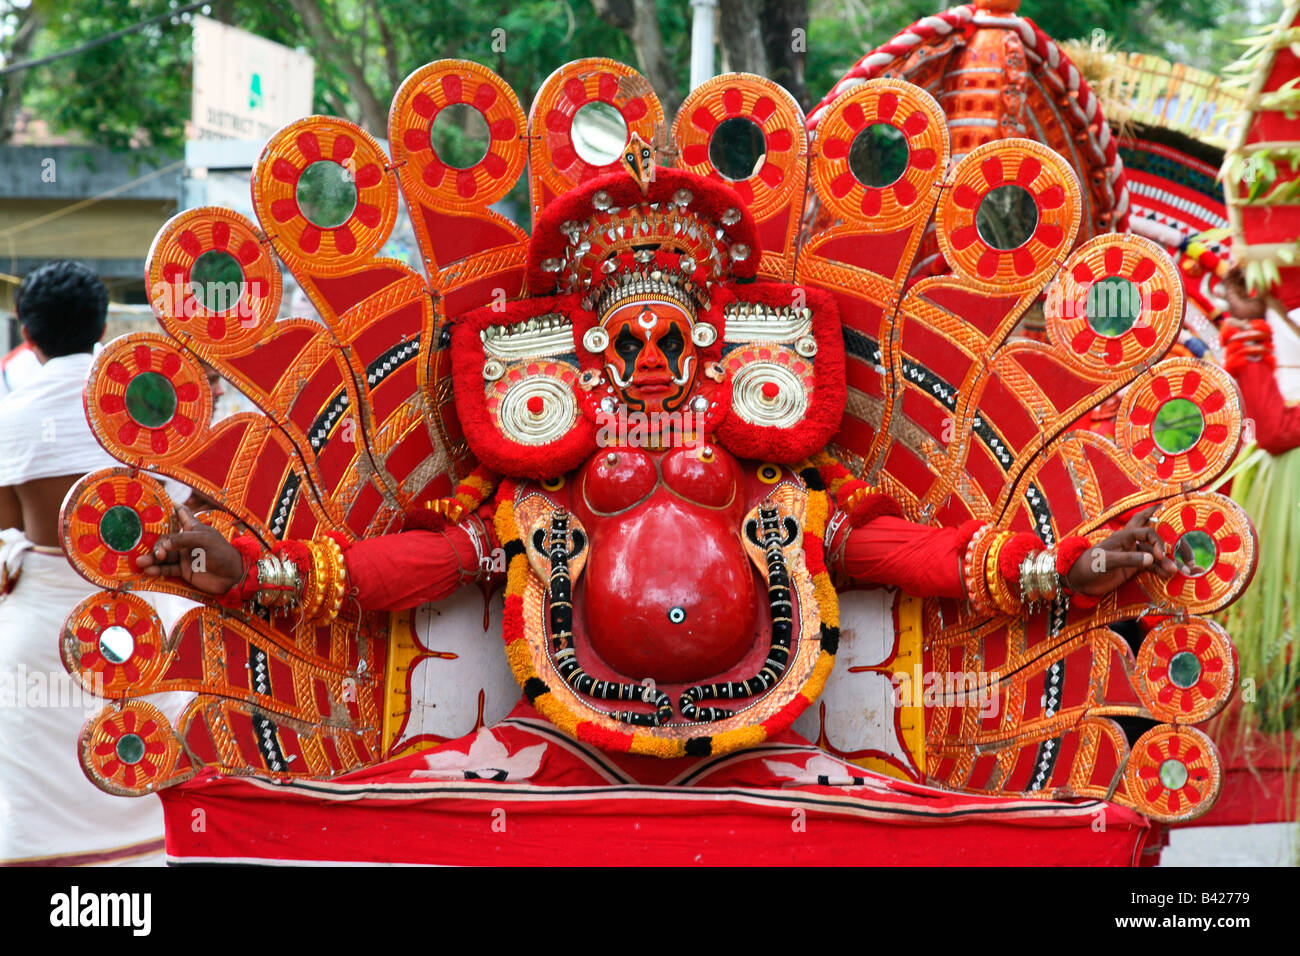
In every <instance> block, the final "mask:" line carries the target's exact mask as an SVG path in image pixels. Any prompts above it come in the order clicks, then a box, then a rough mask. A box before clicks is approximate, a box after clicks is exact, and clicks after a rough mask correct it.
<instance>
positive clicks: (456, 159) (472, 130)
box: [429, 103, 492, 169]
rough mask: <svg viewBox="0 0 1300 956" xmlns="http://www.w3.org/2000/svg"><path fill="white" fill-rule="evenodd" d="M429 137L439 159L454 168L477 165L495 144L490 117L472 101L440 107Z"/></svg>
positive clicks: (467, 167)
mask: <svg viewBox="0 0 1300 956" xmlns="http://www.w3.org/2000/svg"><path fill="white" fill-rule="evenodd" d="M429 138H430V139H431V140H432V141H433V151H434V152H435V153H437V154H438V158H439V159H440V160H442V161H443V162H444V163H446V164H447V165H448V166H450V167H452V168H453V169H469V168H470V167H471V166H477V165H478V164H479V163H481V162H483V157H484V156H486V155H487V152H488V147H489V146H490V145H492V135H491V132H490V131H489V130H488V121H487V117H485V116H484V115H483V114H482V113H480V112H479V111H478V110H477V109H476V108H475V107H473V106H470V105H469V104H468V103H452V104H450V105H448V106H445V107H443V108H442V109H441V110H439V111H438V115H437V116H435V117H434V118H433V126H432V127H431V128H430V129H429Z"/></svg>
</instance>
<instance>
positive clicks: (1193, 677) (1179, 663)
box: [1169, 651, 1201, 690]
mask: <svg viewBox="0 0 1300 956" xmlns="http://www.w3.org/2000/svg"><path fill="white" fill-rule="evenodd" d="M1200 679H1201V661H1200V659H1199V658H1198V657H1197V656H1196V655H1195V654H1193V653H1192V652H1191V651H1179V652H1178V653H1177V654H1175V655H1174V656H1173V657H1171V658H1169V680H1170V681H1171V682H1172V683H1173V685H1174V686H1175V687H1182V688H1183V689H1184V690H1186V689H1187V688H1188V687H1195V686H1196V684H1197V682H1198V681H1199V680H1200Z"/></svg>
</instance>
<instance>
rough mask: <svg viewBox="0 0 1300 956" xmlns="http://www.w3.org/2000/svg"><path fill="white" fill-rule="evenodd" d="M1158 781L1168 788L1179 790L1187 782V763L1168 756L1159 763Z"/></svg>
mask: <svg viewBox="0 0 1300 956" xmlns="http://www.w3.org/2000/svg"><path fill="white" fill-rule="evenodd" d="M1160 782H1161V783H1163V784H1164V785H1165V786H1166V787H1168V788H1169V789H1170V790H1181V789H1183V785H1184V784H1186V783H1187V765H1186V764H1184V763H1183V762H1182V761H1181V760H1174V759H1173V758H1172V757H1170V758H1169V759H1168V760H1166V761H1165V762H1164V763H1162V764H1161V765H1160Z"/></svg>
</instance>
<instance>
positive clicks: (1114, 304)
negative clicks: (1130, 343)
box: [1087, 276, 1142, 339]
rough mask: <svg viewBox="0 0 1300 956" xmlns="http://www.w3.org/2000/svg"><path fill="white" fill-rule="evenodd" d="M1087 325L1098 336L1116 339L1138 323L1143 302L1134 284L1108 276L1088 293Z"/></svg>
mask: <svg viewBox="0 0 1300 956" xmlns="http://www.w3.org/2000/svg"><path fill="white" fill-rule="evenodd" d="M1087 310H1088V325H1090V326H1091V327H1092V330H1093V331H1094V332H1096V333H1097V334H1098V335H1102V336H1105V337H1106V338H1111V339H1113V338H1116V337H1118V336H1121V335H1123V334H1124V333H1125V332H1127V331H1128V330H1129V329H1131V328H1133V326H1134V325H1135V324H1136V323H1137V320H1138V319H1139V318H1140V317H1141V315H1142V300H1141V297H1140V295H1139V293H1138V287H1137V284H1136V283H1134V282H1130V281H1129V280H1128V279H1125V278H1123V277H1122V276H1107V277H1106V278H1104V279H1099V280H1098V281H1096V282H1094V283H1093V284H1092V285H1091V286H1090V287H1089V289H1088V305H1087Z"/></svg>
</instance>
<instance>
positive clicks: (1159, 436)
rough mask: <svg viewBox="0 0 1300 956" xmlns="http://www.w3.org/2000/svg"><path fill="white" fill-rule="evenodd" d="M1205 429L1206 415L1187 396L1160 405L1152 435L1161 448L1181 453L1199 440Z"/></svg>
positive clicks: (1168, 452) (1168, 451) (1167, 451)
mask: <svg viewBox="0 0 1300 956" xmlns="http://www.w3.org/2000/svg"><path fill="white" fill-rule="evenodd" d="M1204 430H1205V416H1203V415H1202V414H1201V410H1200V409H1199V408H1197V407H1196V406H1195V405H1193V404H1192V403H1191V402H1190V401H1188V400H1187V399H1185V398H1171V399H1170V400H1169V401H1167V402H1165V403H1164V404H1163V405H1161V406H1160V410H1159V411H1157V412H1156V418H1155V421H1154V422H1153V423H1152V426H1151V437H1152V438H1154V439H1155V441H1156V444H1157V445H1159V446H1160V450H1161V451H1163V452H1165V453H1166V454H1170V455H1181V454H1182V453H1183V452H1185V451H1187V450H1188V449H1189V448H1191V447H1192V446H1193V445H1195V444H1196V443H1197V442H1198V441H1200V440H1201V433H1202V432H1203V431H1204Z"/></svg>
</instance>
